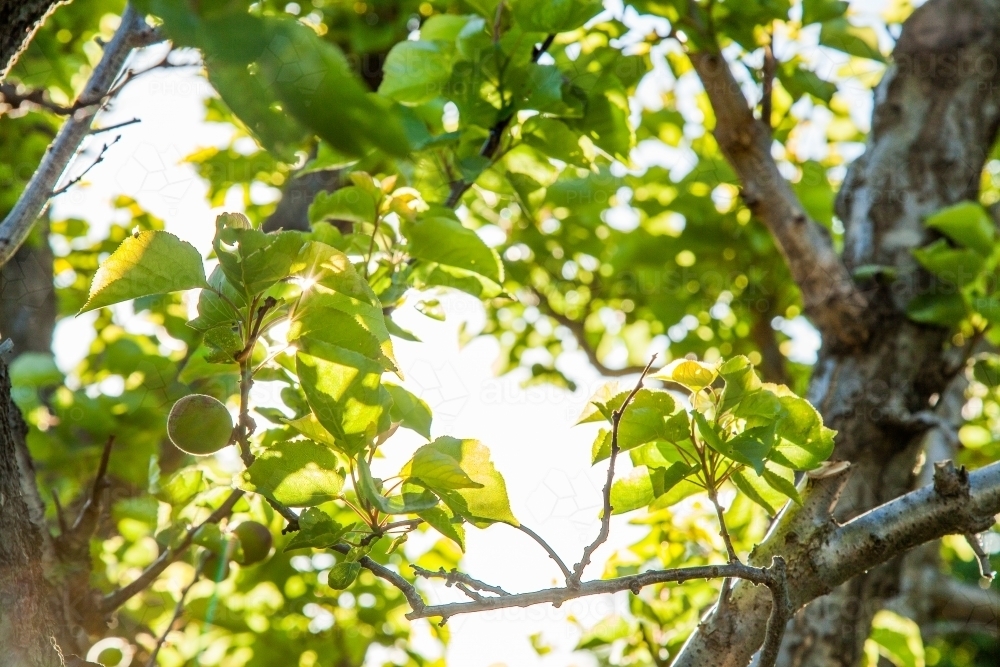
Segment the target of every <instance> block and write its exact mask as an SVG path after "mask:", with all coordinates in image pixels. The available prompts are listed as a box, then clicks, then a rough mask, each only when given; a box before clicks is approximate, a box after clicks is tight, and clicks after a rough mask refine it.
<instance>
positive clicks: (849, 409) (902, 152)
mask: <svg viewBox="0 0 1000 667" xmlns="http://www.w3.org/2000/svg"><path fill="white" fill-rule="evenodd" d="M713 58H714V60H718V59H720V58H721V55H719V54H714V56H713V54H694V55H692V63H693V64H694V66H695V68H696V70H697V71H698V73H699V76H700V77H701V79H702V81H703V83H704V84H705V88H706V91H708V94H709V98H710V100H711V102H712V105H713V108H714V109H715V111H716V117H717V119H718V120H717V127H716V129H715V134H716V137H717V138H718V139H719V143H720V146H721V147H722V149H723V151H724V152H725V153H726V156H727V158H728V159H729V160H730V162H731V163H733V165H734V168H735V170H736V172H737V173H738V174H739V175H740V178H741V181H743V185H744V189H745V190H747V191H749V197H748V198H747V204H748V205H749V206H750V208H751V209H752V210H753V211H754V213H755V214H757V215H758V217H760V218H761V219H762V220H763V221H764V222H765V223H766V224H767V225H768V227H769V228H770V229H771V231H772V233H773V234H774V236H775V238H776V240H777V241H778V244H779V246H781V247H782V248H783V249H784V250H785V252H786V255H788V259H789V263H790V264H791V265H793V266H794V265H795V263H796V262H797V261H801V258H798V257H796V256H795V255H794V254H792V253H789V252H788V248H790V247H792V245H793V244H791V243H789V242H788V241H787V240H786V236H787V235H788V234H789V233H791V234H793V235H797V238H798V239H799V240H800V241H801V239H802V238H805V237H806V234H807V233H808V231H809V224H808V220H806V218H805V216H804V214H803V213H802V212H801V210H802V209H801V205H799V206H798V211H796V206H795V205H794V204H797V202H793V205H791V206H786V209H787V210H786V211H785V212H782V211H780V210H778V208H777V207H775V206H762V205H761V204H762V202H763V203H767V202H768V201H769V200H770V201H774V200H780V199H781V197H782V193H785V190H784V189H783V186H784V184H783V182H772V180H774V179H766V178H765V179H764V180H763V181H760V178H761V177H760V176H757V175H758V174H764V173H767V171H766V169H767V168H768V167H769V166H770V165H768V164H766V163H767V162H768V161H770V160H771V158H770V156H769V155H767V154H764V153H762V152H761V150H760V147H762V146H770V131H769V129H768V128H767V127H766V126H764V125H763V124H762V123H760V121H755V120H754V119H753V117H752V116H750V115H749V112H748V111H746V103H745V100H742V95H739V94H738V93H736V92H734V91H736V90H737V89H736V88H734V87H733V86H729V85H727V83H729V81H731V75H730V74H729V73H728V70H725V71H723V72H722V73H720V72H718V71H716V69H715V65H714V64H713V62H712V61H713ZM998 63H1000V2H998V1H997V0H931V1H930V2H928V3H927V4H926V5H924V6H923V7H921V8H920V9H918V10H916V11H915V12H914V13H913V15H912V16H911V17H910V18H909V20H907V22H906V24H905V25H904V28H903V32H902V34H901V36H900V39H899V41H898V43H897V46H896V49H895V53H894V58H893V62H892V63H891V64H890V65H889V66H888V69H887V71H886V74H885V76H884V78H883V80H882V82H881V83H880V85H879V86H878V88H877V90H876V91H875V110H874V115H873V120H872V129H871V133H870V135H869V139H868V144H867V147H866V151H865V153H864V155H863V156H862V157H861V158H859V159H858V160H857V161H856V162H855V163H854V164H853V165H852V166H851V168H850V170H849V171H848V174H847V178H846V179H845V182H844V185H843V187H842V189H841V192H840V195H839V197H838V201H837V214H838V216H839V217H840V219H841V220H843V222H844V225H845V228H846V234H845V244H844V245H845V250H844V254H843V261H844V264H845V265H846V268H847V270H848V271H853V270H854V269H856V268H858V267H860V266H864V265H872V264H877V265H884V266H886V267H890V268H892V269H894V271H895V274H896V278H895V280H893V281H888V280H882V279H878V280H876V281H874V282H872V283H870V284H869V285H867V286H865V287H866V288H867V291H866V292H865V293H864V297H865V300H866V301H867V304H868V306H867V311H866V313H865V317H866V319H867V320H868V322H870V323H871V324H870V325H869V327H868V336H867V338H866V339H864V340H862V341H861V342H860V343H855V344H852V340H851V339H850V338H847V339H845V337H844V336H842V335H837V334H838V330H837V326H836V324H834V325H833V326H830V325H827V326H825V323H824V321H823V320H822V319H817V318H814V321H817V324H818V325H819V327H820V329H821V330H823V333H824V346H823V349H822V350H821V352H820V356H819V360H818V362H817V364H816V367H815V369H814V373H813V378H812V381H811V384H810V391H809V399H810V400H811V402H812V403H813V404H814V405H815V406H816V407H817V408H818V409H819V410H820V412H821V413H822V415H823V418H824V420H825V422H826V423H827V424H828V425H829V426H830V427H832V428H835V429H837V430H838V431H839V434H838V436H837V440H836V443H837V444H836V450H835V452H834V454H833V457H832V458H833V459H835V460H847V461H851V462H852V464H853V466H852V475H851V478H850V481H849V483H848V484H847V487H846V488H845V489H844V491H843V493H842V495H841V497H840V500H839V503H838V504H837V506H836V507H837V509H836V515H835V516H836V518H837V519H839V520H841V521H843V520H845V519H848V518H851V517H854V516H857V515H859V514H861V513H863V512H865V511H866V510H868V509H870V508H872V507H874V506H876V505H879V504H881V503H884V502H886V501H888V500H891V499H892V498H895V497H897V496H899V495H901V494H902V493H905V492H906V491H909V490H910V489H912V488H913V487H914V482H915V476H914V467H915V465H916V463H917V460H918V455H919V454H920V452H921V449H922V444H923V442H924V435H925V433H926V431H927V429H928V427H929V425H930V423H931V422H929V421H928V419H927V418H926V417H927V415H928V412H929V411H930V410H931V409H932V408H933V407H934V406H935V404H936V402H937V398H938V397H939V396H940V395H941V393H942V392H944V390H945V388H946V386H947V385H948V383H949V381H950V380H951V379H952V378H953V377H954V376H955V375H956V374H957V373H959V372H960V371H962V370H963V369H964V363H965V360H966V358H967V356H968V353H969V351H970V348H971V345H972V343H971V342H967V341H964V340H961V338H960V337H954V338H952V337H950V334H949V332H947V331H946V330H945V329H943V328H939V327H933V326H925V325H920V324H917V323H915V322H912V321H910V320H909V319H907V317H906V315H905V314H904V312H905V307H906V305H907V303H908V302H909V300H910V299H911V298H912V297H913V296H914V295H915V294H920V293H924V292H926V291H928V290H932V289H944V287H943V286H941V285H935V284H934V283H933V282H932V281H931V279H930V276H929V275H928V274H927V273H926V272H924V271H922V270H921V269H920V267H919V266H918V265H917V263H916V262H915V260H914V258H913V256H912V254H911V251H912V250H913V249H914V248H917V247H920V246H922V245H925V244H927V243H928V242H930V241H931V240H933V238H934V234H933V233H932V232H930V231H929V230H927V229H926V228H925V226H924V219H925V218H926V217H927V216H928V215H929V214H931V213H933V212H935V211H937V210H939V209H941V208H943V207H945V206H948V205H951V204H954V203H957V202H960V201H962V200H973V201H975V200H977V198H978V194H979V180H980V175H981V172H982V169H983V165H984V163H985V161H986V159H987V156H988V154H989V151H990V149H991V148H992V146H993V144H994V141H995V139H996V135H997V129H998V124H1000V65H998ZM741 100H742V105H741ZM748 116H749V118H748ZM762 132H766V133H767V135H766V136H765V137H762V136H761V133H762ZM755 146H756V147H758V150H757V153H758V154H751V152H752V149H753V148H754V147H755ZM761 165H763V167H764V168H761ZM755 181H758V182H755ZM785 195H787V193H785ZM788 218H790V219H791V221H792V222H798V223H799V224H800V227H801V230H800V231H799V232H795V231H792V232H789V220H788ZM814 236H815V235H814ZM793 273H794V272H793ZM803 273H805V271H804V270H803ZM830 275H831V277H830V279H829V282H830V289H831V290H838V289H839V290H840V291H841V292H843V284H842V282H841V280H840V275H839V274H834V273H831V274H830ZM810 277H812V278H815V276H814V275H813V276H810ZM797 280H798V279H797ZM798 282H799V284H800V287H802V289H803V298H804V300H805V301H806V302H809V301H810V300H812V301H813V302H814V303H815V302H817V301H818V299H817V293H818V294H820V295H821V294H822V292H821V290H818V289H817V287H816V281H815V280H809V281H805V282H803V281H802V280H798ZM820 287H821V286H820ZM834 293H836V292H834ZM845 302H848V303H849V301H847V300H846V299H845ZM807 312H808V309H807ZM828 334H829V335H828ZM845 340H846V342H847V344H845ZM942 407H943V406H942ZM931 463H932V461H928V462H927V465H930V464H931ZM773 537H774V536H770V537H769V540H767V541H766V542H765V545H766V548H764V549H761V550H760V552H765V551H768V550H771V551H774V552H776V553H781V552H782V547H781V546H775V545H774V544H773V542H774V540H773V539H770V538H773ZM769 542H770V543H771V544H768V543H769ZM789 548H791V546H789ZM792 550H793V551H794V549H792ZM756 555H757V556H758V560H759V557H760V556H759V554H756ZM899 560H900V559H895V561H892V562H889V563H887V564H886V565H884V566H882V567H879V568H875V569H873V570H872V571H870V572H868V573H866V574H864V575H861V576H858V577H856V578H855V579H853V580H851V581H849V582H847V583H845V584H844V585H842V586H840V587H839V588H837V589H835V590H833V591H832V592H830V593H829V594H828V595H825V596H823V597H822V598H819V599H817V600H815V601H813V602H812V603H811V604H809V605H808V606H806V607H805V608H804V609H803V610H802V611H801V612H800V613H799V614H797V615H796V616H795V617H794V618H793V619H792V621H790V623H789V626H788V631H787V634H786V636H785V641H784V643H783V647H782V652H781V655H780V656H779V659H778V665H780V666H781V667H853V666H854V665H857V664H859V662H860V661H861V659H862V651H863V646H864V642H865V639H866V638H867V637H868V635H869V632H870V627H871V621H872V617H873V616H874V614H875V612H876V611H877V610H878V609H879V608H881V607H882V606H884V604H885V601H886V600H887V599H888V598H890V597H892V596H894V595H895V594H896V593H897V592H898V591H899V589H900V577H899V572H900V569H901V568H900V567H899ZM802 567H808V564H805V565H802ZM733 600H734V601H735V602H734V603H733V604H731V605H730V613H729V616H730V618H724V616H726V615H725V614H715V613H712V614H710V615H709V616H708V617H706V619H704V621H703V622H702V624H701V626H699V628H698V630H696V632H695V633H694V634H693V635H692V637H691V639H690V640H689V642H688V644H687V645H686V646H685V649H684V650H683V651H682V653H681V655H680V656H679V657H678V659H677V661H676V665H677V666H678V667H680V666H690V667H694V666H695V665H700V664H707V663H704V661H705V659H706V657H707V656H711V657H709V658H708V659H709V661H710V662H711V663H712V664H713V667H716V666H722V667H742V666H743V665H746V664H747V661H748V660H749V658H750V655H751V654H752V652H753V651H754V650H756V647H758V646H759V645H760V641H761V639H762V635H761V636H753V637H748V636H747V635H748V634H753V632H756V631H758V630H759V629H758V628H756V627H754V625H753V624H752V623H751V624H746V623H742V622H741V621H738V620H737V621H734V620H733V618H732V616H733V615H736V614H744V615H746V614H751V615H752V614H754V613H757V614H760V613H764V614H765V615H766V613H767V611H766V610H767V609H768V608H769V607H770V603H769V601H767V600H766V599H764V600H763V605H764V608H760V607H761V601H762V598H761V597H760V596H757V595H753V594H751V593H749V591H748V590H747V587H746V586H742V585H739V586H737V589H736V591H734V594H733ZM734 605H735V607H734ZM751 628H752V630H751ZM747 645H749V646H747Z"/></svg>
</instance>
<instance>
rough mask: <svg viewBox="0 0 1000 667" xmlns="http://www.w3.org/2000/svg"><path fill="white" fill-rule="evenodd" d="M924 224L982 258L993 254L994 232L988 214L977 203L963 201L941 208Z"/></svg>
mask: <svg viewBox="0 0 1000 667" xmlns="http://www.w3.org/2000/svg"><path fill="white" fill-rule="evenodd" d="M924 224H926V225H927V226H928V227H930V228H931V229H936V230H938V231H939V232H941V233H942V234H944V235H945V236H947V237H948V238H950V239H951V240H952V241H954V242H955V243H958V244H960V245H962V246H965V247H966V248H969V249H970V250H973V251H974V252H977V253H979V254H980V255H982V256H983V257H989V256H990V254H991V253H992V252H993V243H994V239H995V238H996V230H995V228H994V226H993V221H992V219H991V218H990V216H989V214H988V213H987V212H986V210H985V209H984V208H983V207H982V206H980V205H979V204H978V203H977V202H973V201H963V202H960V203H958V204H955V205H953V206H949V207H947V208H943V209H941V210H940V211H938V212H936V213H934V214H933V215H931V216H930V217H928V218H927V220H925V221H924Z"/></svg>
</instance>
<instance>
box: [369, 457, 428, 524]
mask: <svg viewBox="0 0 1000 667" xmlns="http://www.w3.org/2000/svg"><path fill="white" fill-rule="evenodd" d="M355 462H356V463H357V465H358V488H357V492H358V495H359V496H361V497H362V498H364V499H365V500H367V501H368V502H369V503H371V504H372V505H374V506H375V507H376V508H378V510H379V511H380V512H383V513H385V514H413V513H415V512H422V511H424V510H428V509H430V508H432V507H434V506H435V505H437V504H438V498H437V496H435V495H434V494H433V493H431V492H430V491H419V492H416V493H414V492H412V491H410V489H409V488H408V487H407V486H406V485H404V487H403V492H402V493H401V494H400V495H398V496H391V497H389V498H387V497H385V496H383V495H382V492H381V490H380V488H379V487H380V486H381V480H379V481H378V482H376V481H375V478H374V477H372V471H371V468H370V467H369V466H368V461H367V460H366V459H365V457H364V455H362V456H359V457H358V458H357V459H356V460H355Z"/></svg>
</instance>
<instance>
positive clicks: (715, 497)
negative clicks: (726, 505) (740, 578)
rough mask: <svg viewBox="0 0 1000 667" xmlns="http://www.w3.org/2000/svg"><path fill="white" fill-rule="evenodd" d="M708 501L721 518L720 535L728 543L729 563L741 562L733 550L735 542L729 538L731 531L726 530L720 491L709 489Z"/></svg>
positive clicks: (712, 487) (711, 487)
mask: <svg viewBox="0 0 1000 667" xmlns="http://www.w3.org/2000/svg"><path fill="white" fill-rule="evenodd" d="M708 499H709V500H711V501H712V504H713V505H715V514H716V516H718V517H719V535H721V536H722V540H723V541H724V542H725V543H726V553H727V554H728V555H729V562H730V563H736V562H739V560H740V559H739V556H737V555H736V549H734V548H733V540H732V538H731V537H730V536H729V530H728V529H727V528H726V520H725V518H724V517H723V516H722V514H723V512H722V505H721V504H719V494H718V490H717V489H716V488H715V487H714V486H710V487H709V489H708Z"/></svg>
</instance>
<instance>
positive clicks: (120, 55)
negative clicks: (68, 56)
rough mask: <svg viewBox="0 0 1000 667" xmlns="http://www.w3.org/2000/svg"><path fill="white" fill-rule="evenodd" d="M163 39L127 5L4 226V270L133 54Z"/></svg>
mask: <svg viewBox="0 0 1000 667" xmlns="http://www.w3.org/2000/svg"><path fill="white" fill-rule="evenodd" d="M159 39H162V37H161V36H160V34H159V33H157V32H156V31H154V30H153V29H152V28H150V27H149V26H148V25H146V22H145V20H144V19H143V17H142V15H141V14H140V13H139V12H137V11H136V10H135V9H134V8H133V7H132V5H127V6H126V7H125V12H124V13H123V14H122V21H121V25H120V26H119V28H118V31H117V32H115V36H114V37H113V38H112V39H111V41H110V42H108V43H107V44H106V45H105V47H104V55H103V56H102V57H101V60H100V62H99V63H98V64H97V66H96V67H94V71H93V74H91V76H90V80H89V81H88V82H87V85H86V87H85V88H84V90H83V92H82V93H81V94H80V97H79V98H78V99H77V101H76V102H75V103H74V106H75V107H76V111H74V113H73V114H72V115H71V116H70V117H69V118H68V119H67V120H66V122H65V123H63V126H62V127H61V128H60V129H59V133H58V134H57V135H56V138H55V139H54V140H53V141H52V143H51V144H50V145H49V148H48V151H47V152H46V153H45V157H44V158H43V159H42V162H41V164H40V165H38V169H37V170H36V171H35V173H34V174H33V175H32V177H31V180H30V181H29V182H28V185H27V187H25V189H24V192H22V193H21V196H20V197H19V198H18V200H17V203H16V204H15V205H14V208H12V209H11V211H10V213H9V214H8V215H7V217H6V218H5V219H4V220H3V222H2V223H0V266H3V265H4V264H6V263H7V262H8V261H9V260H10V258H11V257H13V255H14V253H15V252H17V249H18V248H19V247H20V246H21V244H22V243H23V242H24V239H25V238H27V236H28V232H30V231H31V227H32V225H34V224H35V220H36V219H37V218H38V216H39V215H40V214H41V212H42V210H43V209H44V208H45V206H46V204H47V203H48V201H49V198H50V197H51V196H52V192H53V189H54V188H55V186H56V183H57V182H58V181H59V177H60V176H62V174H63V172H65V171H66V167H67V165H68V164H69V163H70V161H71V160H72V159H73V156H74V155H75V154H76V151H77V149H78V148H79V147H80V143H81V142H82V141H83V139H84V138H85V137H86V136H87V135H88V134H89V133H90V128H91V125H92V124H93V122H94V117H95V116H96V115H97V112H98V111H99V110H100V108H101V106H102V104H103V102H104V100H105V99H106V96H107V94H108V92H109V91H110V89H111V86H112V85H114V81H115V79H116V78H117V77H118V73H119V72H120V71H121V68H122V65H123V64H124V63H125V60H126V58H128V55H129V54H130V53H131V52H132V49H134V48H138V47H140V46H147V45H149V44H151V43H154V42H155V41H158V40H159Z"/></svg>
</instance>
